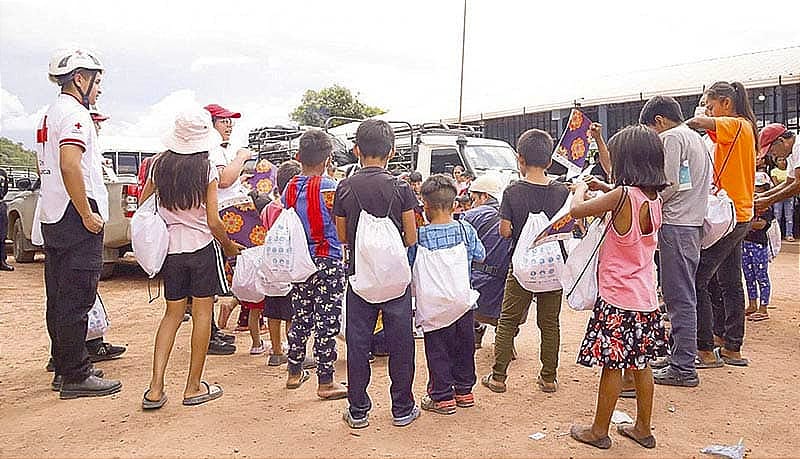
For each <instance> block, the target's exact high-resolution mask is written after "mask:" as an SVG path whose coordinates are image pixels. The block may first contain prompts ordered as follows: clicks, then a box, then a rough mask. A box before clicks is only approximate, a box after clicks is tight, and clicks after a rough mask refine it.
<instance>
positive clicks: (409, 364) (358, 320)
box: [333, 119, 420, 429]
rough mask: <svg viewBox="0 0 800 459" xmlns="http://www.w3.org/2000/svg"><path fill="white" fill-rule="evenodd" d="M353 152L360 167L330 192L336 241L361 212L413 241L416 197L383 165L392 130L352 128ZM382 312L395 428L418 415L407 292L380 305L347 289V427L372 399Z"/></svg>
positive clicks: (379, 124)
mask: <svg viewBox="0 0 800 459" xmlns="http://www.w3.org/2000/svg"><path fill="white" fill-rule="evenodd" d="M353 151H354V153H355V154H356V156H357V157H358V158H359V160H360V162H361V165H362V166H363V167H362V168H361V169H359V170H358V172H356V173H355V174H354V175H353V176H351V177H349V178H347V179H344V180H342V182H341V183H340V184H339V188H338V189H337V190H336V199H335V201H334V208H333V212H334V214H335V215H336V229H337V231H338V233H339V239H340V240H341V241H342V242H344V243H345V244H353V243H355V240H356V228H357V226H358V220H359V214H360V212H361V210H362V209H363V210H365V211H367V212H368V213H370V214H372V215H374V216H381V217H382V216H386V215H388V216H389V218H390V219H391V220H392V222H393V223H394V225H395V226H396V227H397V231H398V232H399V233H400V234H401V236H402V238H403V243H404V244H405V245H406V247H408V246H412V245H414V244H415V243H416V242H417V232H416V224H415V221H414V207H415V206H416V205H417V198H416V196H415V195H414V192H413V191H412V190H411V187H410V186H409V185H408V183H406V182H405V181H402V180H398V179H397V178H396V177H393V176H392V175H391V174H390V173H389V172H388V171H387V170H386V164H387V162H388V161H389V159H390V158H391V157H392V156H394V131H393V130H392V127H391V126H390V125H389V123H387V122H385V121H381V120H375V119H370V120H366V121H364V122H362V123H361V124H360V125H359V127H358V130H357V131H356V145H355V147H354V148H353ZM350 260H351V263H350V266H349V267H348V274H349V275H352V274H353V273H355V270H356V266H355V260H356V254H355V253H354V254H351V257H350ZM379 311H380V312H382V313H383V330H384V333H385V334H386V345H387V348H388V349H387V350H388V351H389V377H390V378H391V380H392V385H391V395H392V416H393V418H394V419H393V424H394V425H395V426H398V427H399V426H405V425H408V424H410V423H411V422H413V421H414V420H415V419H416V418H417V417H419V414H420V411H419V408H418V407H417V406H416V405H415V404H414V396H413V394H412V392H411V385H412V383H413V381H414V337H413V335H412V331H411V330H412V319H411V293H410V289H407V290H406V292H405V294H404V295H403V296H401V297H399V298H396V299H394V300H389V301H386V302H383V303H369V302H367V301H366V300H364V299H363V298H361V297H360V296H358V295H357V294H356V293H355V292H354V291H353V288H352V287H351V286H348V288H347V320H346V321H347V331H346V335H347V336H346V341H347V380H348V394H347V398H348V401H349V402H350V406H349V408H348V409H347V411H345V413H344V420H345V422H347V424H348V425H349V426H350V427H351V428H353V429H359V428H364V427H367V426H368V425H369V417H368V415H369V411H370V409H371V408H372V402H371V400H370V398H369V395H367V386H368V385H369V380H370V367H369V352H370V345H371V342H372V332H373V331H374V330H375V324H376V321H377V318H378V312H379Z"/></svg>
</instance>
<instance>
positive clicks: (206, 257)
mask: <svg viewBox="0 0 800 459" xmlns="http://www.w3.org/2000/svg"><path fill="white" fill-rule="evenodd" d="M161 276H162V277H163V279H164V298H166V299H167V301H178V300H182V299H184V298H189V297H195V298H208V297H211V296H214V295H224V294H226V293H228V282H227V281H226V280H225V268H224V266H223V258H222V249H221V248H220V247H219V244H217V243H216V241H211V243H209V244H208V245H207V246H205V247H203V248H202V249H200V250H198V251H196V252H189V253H171V254H169V255H167V259H166V260H164V266H163V268H161Z"/></svg>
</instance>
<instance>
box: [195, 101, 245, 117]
mask: <svg viewBox="0 0 800 459" xmlns="http://www.w3.org/2000/svg"><path fill="white" fill-rule="evenodd" d="M203 108H205V109H206V110H208V113H211V116H212V117H214V118H241V117H242V114H241V113H237V112H232V111H230V110H228V109H227V108H223V107H222V106H220V105H217V104H208V105H206V106H205V107H203Z"/></svg>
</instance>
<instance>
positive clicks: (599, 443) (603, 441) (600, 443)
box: [569, 426, 611, 449]
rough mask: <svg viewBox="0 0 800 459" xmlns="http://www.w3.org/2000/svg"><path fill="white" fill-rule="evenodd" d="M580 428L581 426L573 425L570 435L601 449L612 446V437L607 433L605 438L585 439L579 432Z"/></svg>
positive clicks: (576, 439) (574, 438)
mask: <svg viewBox="0 0 800 459" xmlns="http://www.w3.org/2000/svg"><path fill="white" fill-rule="evenodd" d="M580 429H581V427H580V426H572V428H570V429H569V436H570V437H572V439H573V440H575V441H578V442H580V443H584V444H586V445H591V446H594V447H595V448H599V449H608V448H611V438H610V437H609V436H608V435H606V436H605V437H603V438H598V439H597V440H585V439H583V438H581V437H580V436H579V434H578V431H579V430H580Z"/></svg>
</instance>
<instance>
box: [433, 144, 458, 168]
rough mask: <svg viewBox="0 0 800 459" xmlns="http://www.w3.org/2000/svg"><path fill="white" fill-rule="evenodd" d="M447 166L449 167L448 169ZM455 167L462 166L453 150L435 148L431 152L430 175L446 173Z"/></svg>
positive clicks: (455, 150)
mask: <svg viewBox="0 0 800 459" xmlns="http://www.w3.org/2000/svg"><path fill="white" fill-rule="evenodd" d="M448 166H449V167H448ZM455 166H462V167H463V166H464V164H463V163H462V162H461V156H459V154H458V150H457V149H455V148H435V149H433V150H432V151H431V174H445V173H448V172H449V171H448V168H449V169H450V171H452V170H453V169H452V168H453V167H455Z"/></svg>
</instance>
